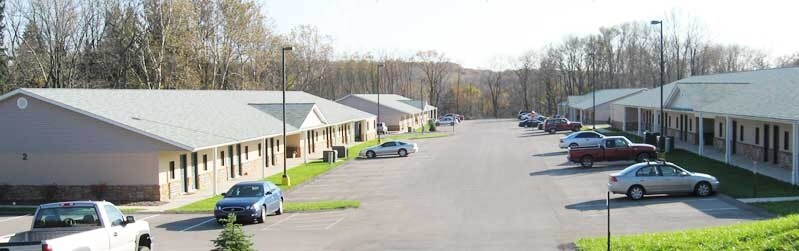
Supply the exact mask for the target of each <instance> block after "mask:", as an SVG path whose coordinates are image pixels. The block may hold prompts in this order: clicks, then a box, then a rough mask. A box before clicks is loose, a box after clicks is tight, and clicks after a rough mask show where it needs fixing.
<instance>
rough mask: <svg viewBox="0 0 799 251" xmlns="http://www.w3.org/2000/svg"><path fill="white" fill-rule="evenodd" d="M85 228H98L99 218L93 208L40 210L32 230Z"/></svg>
mask: <svg viewBox="0 0 799 251" xmlns="http://www.w3.org/2000/svg"><path fill="white" fill-rule="evenodd" d="M87 226H100V217H98V214H97V210H96V209H95V208H94V207H93V206H75V207H54V208H42V209H39V212H38V213H37V214H36V219H35V221H34V223H33V228H57V227H87Z"/></svg>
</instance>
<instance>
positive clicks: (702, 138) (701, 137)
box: [696, 112, 705, 156]
mask: <svg viewBox="0 0 799 251" xmlns="http://www.w3.org/2000/svg"><path fill="white" fill-rule="evenodd" d="M703 117H704V115H703V114H702V113H701V112H700V113H699V124H698V125H696V127H697V128H698V129H699V155H700V156H702V155H703V154H704V153H705V126H704V124H705V123H704V118H703Z"/></svg>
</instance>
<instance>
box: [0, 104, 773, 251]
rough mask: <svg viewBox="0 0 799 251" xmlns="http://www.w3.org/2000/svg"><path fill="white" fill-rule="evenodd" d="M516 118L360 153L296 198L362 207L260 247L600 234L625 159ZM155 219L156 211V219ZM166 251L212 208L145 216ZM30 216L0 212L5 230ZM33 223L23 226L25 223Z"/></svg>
mask: <svg viewBox="0 0 799 251" xmlns="http://www.w3.org/2000/svg"><path fill="white" fill-rule="evenodd" d="M516 124H517V122H516V121H514V120H479V121H466V122H465V123H462V124H461V125H459V127H458V129H457V134H456V135H454V136H451V137H446V138H434V139H425V140H417V141H415V142H417V143H419V146H420V148H421V152H420V153H417V154H413V155H411V156H410V157H407V158H379V159H374V160H358V161H352V162H350V163H348V164H346V165H342V166H341V167H339V168H337V169H336V170H334V171H332V172H330V173H328V174H326V175H324V176H322V177H321V178H319V179H317V180H315V181H313V182H311V183H309V184H307V185H304V186H302V187H300V188H298V189H296V190H294V191H292V192H290V193H288V195H287V198H288V199H289V200H295V201H304V200H320V199H357V200H360V201H361V203H362V204H361V208H359V209H350V210H342V211H329V212H317V213H298V214H290V213H289V214H284V215H281V216H273V217H270V218H269V219H268V220H267V222H266V223H265V224H255V225H246V226H245V229H246V231H247V232H248V233H250V234H253V236H254V237H253V238H254V240H255V242H256V245H257V248H258V250H269V249H277V250H386V249H388V250H396V249H410V250H419V249H422V250H431V249H432V250H459V249H467V250H497V249H506V250H557V249H559V248H565V247H567V246H568V245H567V244H568V243H570V242H572V241H574V240H576V239H577V238H579V237H582V236H603V235H605V231H606V221H607V214H606V213H605V197H606V182H607V174H608V173H611V172H614V171H616V170H620V169H622V168H624V167H625V165H626V163H623V162H622V163H613V164H611V165H598V166H597V167H595V168H592V169H583V168H578V167H576V166H577V165H574V164H571V163H567V162H566V157H565V154H566V152H565V151H563V150H561V149H558V147H557V144H556V142H557V140H558V137H560V136H562V135H563V134H556V135H549V134H545V133H542V132H540V131H537V130H531V129H524V128H518V127H517V126H516ZM611 205H612V212H611V220H612V224H611V231H612V232H613V233H614V234H629V233H638V232H651V231H664V230H677V229H685V228H694V227H704V226H713V225H723V224H732V223H736V222H742V221H750V220H756V219H761V218H762V216H760V215H758V214H757V213H754V212H750V211H747V210H745V209H742V208H739V205H738V204H737V203H735V202H731V201H728V200H725V199H723V198H721V197H710V198H701V199H700V198H694V197H689V196H685V197H663V196H661V197H647V198H646V199H644V200H642V201H629V200H626V199H624V198H623V196H621V195H614V196H613V197H612V199H611ZM147 217H149V218H147ZM138 218H139V219H143V218H147V219H146V220H147V221H149V222H151V226H152V227H153V232H154V235H155V238H156V241H157V243H158V244H157V249H159V250H209V249H210V246H211V242H210V240H212V239H214V238H215V237H216V235H217V234H218V233H219V231H220V230H219V229H220V227H219V226H217V225H216V223H214V222H213V221H212V220H211V218H210V217H209V216H208V215H139V216H138ZM29 220H30V219H29V217H23V218H9V217H0V234H5V233H11V232H13V231H20V230H22V229H25V228H27V227H28V225H29V223H28V222H29ZM20 223H24V224H20Z"/></svg>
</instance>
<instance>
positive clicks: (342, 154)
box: [332, 146, 347, 158]
mask: <svg viewBox="0 0 799 251" xmlns="http://www.w3.org/2000/svg"><path fill="white" fill-rule="evenodd" d="M332 148H333V151H336V157H339V158H346V157H347V147H346V146H333V147H332Z"/></svg>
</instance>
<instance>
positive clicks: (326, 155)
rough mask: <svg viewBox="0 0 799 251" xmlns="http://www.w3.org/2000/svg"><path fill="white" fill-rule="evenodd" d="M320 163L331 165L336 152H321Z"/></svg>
mask: <svg viewBox="0 0 799 251" xmlns="http://www.w3.org/2000/svg"><path fill="white" fill-rule="evenodd" d="M322 161H324V162H325V163H328V164H332V163H334V162H336V151H329V150H328V151H324V152H322Z"/></svg>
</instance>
